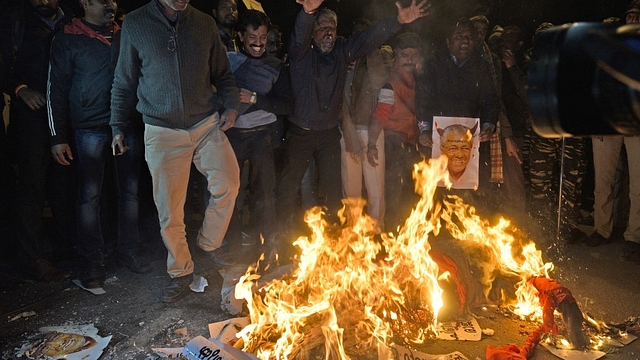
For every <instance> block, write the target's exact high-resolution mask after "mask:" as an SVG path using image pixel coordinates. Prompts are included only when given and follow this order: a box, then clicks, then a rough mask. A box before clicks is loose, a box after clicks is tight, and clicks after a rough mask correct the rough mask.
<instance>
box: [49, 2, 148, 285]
mask: <svg viewBox="0 0 640 360" xmlns="http://www.w3.org/2000/svg"><path fill="white" fill-rule="evenodd" d="M80 3H81V5H82V7H83V8H84V17H83V18H82V19H79V18H77V19H74V20H73V21H72V22H71V23H69V24H67V25H65V27H64V30H63V31H62V32H61V33H60V34H58V35H57V36H56V37H55V38H54V40H53V43H52V46H51V55H52V56H51V60H50V64H51V68H50V71H49V84H48V87H49V96H48V98H47V107H48V108H49V109H50V111H49V112H48V114H49V127H50V130H51V153H52V154H53V157H54V159H55V160H56V162H58V163H59V164H61V165H65V166H68V165H70V164H71V161H76V162H77V165H78V169H77V170H78V187H79V191H78V197H77V201H76V210H77V214H76V216H77V222H78V253H79V255H80V256H81V258H82V261H83V271H82V272H81V274H80V282H81V283H82V286H84V287H85V288H97V287H102V285H103V283H104V278H105V273H104V265H105V257H106V255H107V254H105V251H104V247H105V246H104V240H103V237H102V228H101V226H100V197H101V190H102V183H103V180H104V178H105V171H106V168H107V163H108V162H109V161H112V160H113V161H114V164H115V167H114V169H115V177H116V182H117V184H118V186H117V189H118V224H117V229H118V244H117V245H118V246H117V248H118V259H119V260H120V261H121V262H122V263H123V264H124V265H126V266H127V267H128V268H129V269H130V270H131V271H133V272H137V273H146V272H149V271H150V270H151V268H150V267H149V266H148V265H146V264H143V263H141V262H140V261H139V260H138V257H137V256H136V252H137V246H138V242H139V235H138V178H139V175H140V164H141V161H142V149H141V148H140V142H139V140H138V138H139V136H138V135H137V134H136V133H137V131H136V129H140V127H139V125H138V126H136V124H129V126H127V127H126V128H125V132H124V134H123V135H119V136H122V137H124V139H125V144H126V147H127V149H126V151H125V152H120V149H117V148H114V149H113V152H112V149H111V142H112V134H111V128H110V127H109V120H110V118H111V104H110V101H111V97H110V94H111V84H112V82H113V68H112V65H111V64H112V62H111V58H112V54H113V51H112V40H113V37H114V35H115V34H116V33H117V32H118V31H119V30H120V27H119V26H118V24H116V23H115V22H114V17H115V13H116V9H117V6H116V4H115V3H114V2H113V0H104V1H103V0H81V1H80ZM116 46H117V45H116ZM71 136H72V137H73V139H74V141H73V143H74V144H75V146H74V147H73V150H72V147H71V146H70V145H69V144H70V143H71V141H70V137H71ZM114 156H115V157H114Z"/></svg>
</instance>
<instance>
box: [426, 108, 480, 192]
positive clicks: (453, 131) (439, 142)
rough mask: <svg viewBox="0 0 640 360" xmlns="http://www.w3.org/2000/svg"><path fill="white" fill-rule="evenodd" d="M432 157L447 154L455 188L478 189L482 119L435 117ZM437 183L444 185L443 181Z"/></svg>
mask: <svg viewBox="0 0 640 360" xmlns="http://www.w3.org/2000/svg"><path fill="white" fill-rule="evenodd" d="M433 120H434V121H433V122H434V127H433V139H434V141H433V151H432V156H433V158H438V157H440V156H441V155H443V156H446V157H447V171H448V172H449V180H450V181H451V183H452V186H451V188H452V189H474V190H475V189H477V188H478V166H479V152H478V149H479V145H480V139H479V137H478V134H479V132H480V129H479V128H480V120H479V119H477V118H454V117H437V116H436V117H434V119H433ZM438 186H443V187H444V186H445V184H444V182H441V183H439V184H438Z"/></svg>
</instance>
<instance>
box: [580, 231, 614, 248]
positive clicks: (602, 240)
mask: <svg viewBox="0 0 640 360" xmlns="http://www.w3.org/2000/svg"><path fill="white" fill-rule="evenodd" d="M610 242H611V241H610V240H609V239H607V238H606V237H604V236H602V235H600V233H599V232H597V231H594V232H592V233H591V235H589V236H588V237H586V238H584V244H585V245H587V246H590V247H596V246H600V245H604V244H608V243H610Z"/></svg>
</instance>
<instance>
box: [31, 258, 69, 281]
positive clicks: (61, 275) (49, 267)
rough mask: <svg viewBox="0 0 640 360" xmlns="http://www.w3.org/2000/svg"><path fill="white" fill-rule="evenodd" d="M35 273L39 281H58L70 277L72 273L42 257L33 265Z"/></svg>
mask: <svg viewBox="0 0 640 360" xmlns="http://www.w3.org/2000/svg"><path fill="white" fill-rule="evenodd" d="M32 268H33V275H34V277H35V279H36V280H37V281H41V282H58V281H63V280H65V279H66V278H68V277H69V276H70V275H71V274H69V273H67V272H63V271H60V270H58V269H57V268H56V267H55V266H53V264H51V262H49V260H47V259H43V258H40V259H38V260H36V261H35V262H34V263H33V265H32Z"/></svg>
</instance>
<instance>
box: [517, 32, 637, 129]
mask: <svg viewBox="0 0 640 360" xmlns="http://www.w3.org/2000/svg"><path fill="white" fill-rule="evenodd" d="M638 29H640V28H639V27H637V26H631V25H625V26H621V27H617V26H615V25H611V24H601V23H574V24H567V25H563V26H559V27H554V28H550V29H548V30H545V31H542V32H541V33H540V34H538V37H537V39H536V44H535V45H534V50H533V56H532V58H531V63H530V65H529V71H528V82H529V88H528V98H529V106H530V110H531V115H532V117H533V123H532V126H533V129H534V130H535V131H536V132H537V133H538V134H539V135H541V136H545V137H562V136H587V135H613V134H623V135H638V134H640V103H638V98H639V96H638V95H639V93H638V89H640V86H637V84H640V35H639V33H638Z"/></svg>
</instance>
